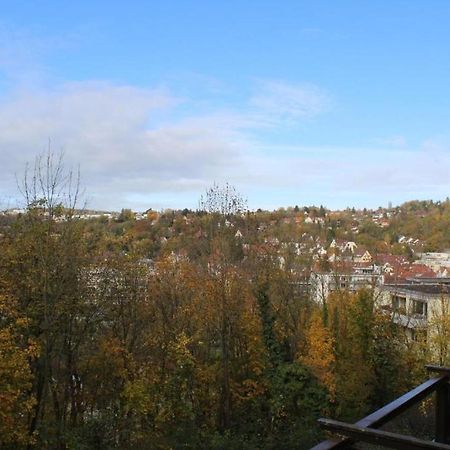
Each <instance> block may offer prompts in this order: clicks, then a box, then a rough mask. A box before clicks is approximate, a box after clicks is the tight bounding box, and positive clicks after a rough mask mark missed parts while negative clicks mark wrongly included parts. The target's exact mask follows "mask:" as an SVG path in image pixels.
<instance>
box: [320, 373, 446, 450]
mask: <svg viewBox="0 0 450 450" xmlns="http://www.w3.org/2000/svg"><path fill="white" fill-rule="evenodd" d="M427 369H428V371H429V372H434V373H436V374H437V376H435V377H433V378H430V379H429V380H427V381H425V383H422V384H421V385H420V386H417V387H416V388H415V389H413V390H412V391H409V392H408V393H406V394H405V395H403V396H401V397H399V398H397V399H396V400H394V401H393V402H391V403H389V404H387V405H386V406H383V407H382V408H381V409H379V410H377V411H375V412H373V413H372V414H369V415H368V416H366V417H364V418H363V419H361V420H359V421H358V422H356V423H354V424H349V423H345V422H339V421H337V420H330V419H319V424H320V426H321V427H322V428H323V429H325V430H328V431H331V432H333V433H335V434H338V435H340V436H341V437H339V438H334V439H329V440H327V441H323V442H321V443H320V444H318V445H316V446H315V447H313V448H312V449H311V450H331V449H333V450H335V449H351V448H352V445H353V444H356V443H357V442H367V443H372V444H377V445H380V446H382V447H386V448H394V449H402V450H423V449H441V450H450V388H449V382H450V367H440V366H432V365H429V366H427ZM433 392H436V420H435V427H436V430H435V440H434V441H426V440H422V439H417V438H414V437H411V436H406V435H402V434H398V433H391V432H388V431H383V430H379V429H378V428H380V427H381V426H383V425H385V424H387V423H388V422H389V421H390V420H392V419H394V418H395V417H397V416H398V415H399V414H401V413H403V412H404V411H406V410H407V409H408V408H410V407H411V406H413V405H414V404H416V403H418V402H420V401H421V400H423V399H424V398H425V397H427V396H428V395H430V394H431V393H433Z"/></svg>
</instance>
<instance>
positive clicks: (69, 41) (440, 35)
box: [0, 0, 450, 211]
mask: <svg viewBox="0 0 450 450" xmlns="http://www.w3.org/2000/svg"><path fill="white" fill-rule="evenodd" d="M0 7H1V14H0V167H1V168H2V170H1V176H0V207H5V206H12V205H15V204H16V203H17V202H20V195H19V194H18V190H17V181H16V180H17V179H19V180H20V179H21V177H23V172H24V168H25V166H26V163H27V162H29V163H32V162H33V161H34V159H35V157H36V156H37V155H39V154H42V153H43V152H45V151H46V150H47V149H48V147H49V146H50V148H51V149H52V151H54V152H60V151H62V152H63V153H64V164H65V167H66V168H67V169H68V170H70V169H71V168H72V169H73V168H77V167H80V172H81V185H82V187H83V190H84V192H85V201H86V205H87V206H88V207H89V208H92V209H102V210H120V209H121V208H132V209H133V210H136V211H141V210H146V209H148V208H153V209H156V210H160V209H165V208H185V207H187V208H192V209H195V208H197V206H198V200H199V198H200V196H201V195H202V194H204V192H205V190H206V189H207V188H208V187H210V186H212V185H213V183H218V184H224V183H226V182H228V183H230V184H232V185H234V186H235V187H236V188H237V190H238V191H239V192H240V193H241V194H242V195H243V196H244V197H245V198H247V199H248V204H249V206H250V208H255V209H256V208H264V209H276V208H278V207H287V206H294V205H312V204H315V205H319V204H323V205H324V206H327V207H329V208H333V209H336V208H345V207H347V206H355V207H378V206H387V204H388V203H389V202H392V203H393V204H399V203H402V202H404V201H407V200H412V199H434V200H439V199H444V198H445V197H447V196H448V195H449V192H450V177H449V173H450V170H449V169H450V129H449V125H450V83H449V74H450V27H449V26H448V17H450V2H448V1H446V0H441V1H438V0H423V1H417V0H407V1H402V0H396V1H395V2H393V1H390V0H380V1H376V2H373V1H365V0H362V1H361V0H357V1H349V0H348V1H347V0H340V1H339V2H331V1H320V0H311V1H303V0H293V1H290V0H284V1H283V2H279V1H275V0H272V1H264V0H258V1H256V0H249V1H234V0H227V1H222V2H219V1H210V0H209V1H201V0H197V1H194V0H190V1H188V0H183V1H182V0H171V1H156V0H154V1H139V0H134V1H132V2H123V1H114V0H109V1H100V0H97V1H92V0H90V1H83V0H77V1H76V2H67V3H66V4H63V3H61V2H60V1H39V2H31V1H30V2H27V1H17V2H8V1H6V0H0Z"/></svg>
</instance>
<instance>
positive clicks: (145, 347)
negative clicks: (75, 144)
mask: <svg viewBox="0 0 450 450" xmlns="http://www.w3.org/2000/svg"><path fill="white" fill-rule="evenodd" d="M74 180H75V181H74ZM22 191H23V193H24V196H25V199H26V203H27V205H26V209H25V211H24V212H23V213H22V214H18V215H14V216H11V215H7V214H5V215H3V216H1V217H0V220H1V223H0V226H1V231H0V233H1V234H0V245H1V251H0V265H1V270H0V404H1V408H0V447H1V448H4V449H20V448H29V449H31V448H36V449H127V448H152V449H153V448H154V449H182V448H190V449H201V448H204V449H257V448H261V449H279V448H286V449H306V448H309V447H310V446H312V445H313V444H315V443H317V442H318V441H320V440H321V439H323V438H324V435H323V433H322V432H321V431H320V429H319V428H318V426H317V422H316V421H317V419H318V418H319V417H321V416H328V417H333V418H339V419H344V420H356V419H358V418H360V417H361V416H363V415H364V414H366V413H368V412H369V411H371V410H373V409H375V408H378V407H380V406H382V405H383V404H385V403H386V402H388V401H390V400H391V399H393V398H394V397H396V396H398V395H400V394H402V393H403V392H406V391H407V390H409V389H410V388H411V387H412V386H414V385H416V384H417V383H419V382H422V381H423V379H424V377H425V374H424V369H423V367H424V364H425V363H428V362H431V360H432V356H431V355H430V354H429V353H428V351H427V348H426V347H425V346H424V345H423V343H422V342H420V340H416V341H407V340H406V339H405V336H403V334H402V332H401V330H400V329H399V328H398V327H396V326H395V325H394V324H393V322H392V321H391V318H390V317H389V316H388V315H386V314H384V313H383V312H382V311H380V310H378V309H377V308H376V304H375V303H376V302H375V298H374V295H373V292H371V291H370V290H362V291H359V292H358V293H350V292H346V291H345V290H342V291H339V292H336V293H334V294H333V295H331V296H330V297H329V299H328V301H327V302H326V303H324V304H317V303H314V302H312V301H311V299H310V296H309V293H308V289H307V288H305V285H304V283H303V281H304V280H305V278H306V277H307V276H308V273H309V271H311V268H312V267H313V265H314V264H316V263H317V260H315V259H314V252H313V251H312V250H311V249H314V248H315V246H317V243H318V242H321V243H324V245H325V244H326V243H330V242H331V241H332V240H333V239H339V238H344V237H345V238H346V239H352V240H354V241H355V242H357V243H358V244H360V245H364V246H365V247H366V248H368V249H370V250H371V251H372V252H377V251H378V252H380V253H381V252H391V253H393V254H403V255H405V256H407V257H409V258H412V259H413V258H414V257H415V256H414V255H415V252H417V251H418V249H419V247H420V249H421V250H441V249H444V248H448V247H450V233H449V230H450V227H449V225H450V202H449V201H448V200H447V201H444V202H428V201H427V202H409V203H407V204H404V205H402V206H401V207H396V208H380V209H379V210H377V211H362V210H358V211H355V210H351V209H347V210H345V211H339V212H331V211H328V210H326V209H325V208H324V207H305V208H299V207H292V208H288V209H280V210H278V211H273V212H268V211H260V210H259V211H256V212H249V211H248V210H247V209H246V207H245V202H244V201H243V199H242V197H241V196H240V194H239V193H237V192H236V191H235V190H234V189H233V188H232V187H230V186H225V187H219V186H214V187H213V188H211V189H210V190H209V191H207V192H206V194H205V196H204V198H202V199H201V201H200V208H199V210H198V211H189V210H183V211H163V212H155V211H151V210H149V211H148V212H147V213H146V215H145V217H144V218H143V219H142V220H136V218H135V216H134V214H133V213H131V211H128V210H123V211H122V212H121V213H120V214H118V215H117V216H115V217H112V218H107V217H98V218H92V219H89V220H81V219H79V218H78V217H77V215H78V214H79V210H78V209H76V208H77V204H76V200H77V186H76V177H71V176H70V174H67V173H66V172H64V168H63V167H62V164H61V161H59V162H58V161H55V160H54V158H53V156H52V155H49V156H48V158H47V159H46V158H41V159H38V161H37V163H36V167H35V168H34V171H32V172H31V174H30V173H28V174H26V175H25V181H24V183H23V186H22ZM306 216H307V217H309V218H311V220H310V221H308V222H305V220H304V218H305V217H306ZM374 216H376V217H377V219H376V220H378V221H380V220H383V219H386V221H387V222H386V224H383V225H382V226H380V225H379V224H378V223H376V221H375V222H374V220H373V217H374ZM319 218H321V219H322V220H316V219H319ZM400 236H412V237H414V243H412V244H411V245H409V244H403V243H400V242H399V237H400ZM294 244H296V246H295V245H294ZM298 249H300V251H294V250H298ZM424 414H426V413H425V412H424ZM424 420H425V419H424Z"/></svg>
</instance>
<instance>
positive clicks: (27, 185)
mask: <svg viewBox="0 0 450 450" xmlns="http://www.w3.org/2000/svg"><path fill="white" fill-rule="evenodd" d="M17 184H18V187H19V191H20V193H21V194H22V196H23V197H24V199H25V202H26V207H27V209H28V210H29V211H30V210H34V209H38V210H40V211H42V212H43V213H44V214H45V215H47V216H49V217H51V218H53V217H55V215H60V214H62V213H64V214H65V215H66V216H67V217H70V216H72V215H73V213H74V211H75V208H76V206H77V203H78V201H79V197H80V170H79V168H78V169H77V171H76V172H73V171H72V170H71V169H69V170H66V169H65V167H64V153H63V152H62V151H61V152H59V153H54V152H53V151H52V150H51V148H50V144H49V147H48V150H47V152H45V153H42V154H40V155H38V156H37V157H36V159H35V161H34V165H32V166H31V167H30V165H29V164H28V163H27V164H26V166H25V172H24V175H23V178H22V179H21V180H20V181H18V182H17Z"/></svg>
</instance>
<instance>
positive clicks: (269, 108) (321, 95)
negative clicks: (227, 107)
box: [251, 80, 330, 122]
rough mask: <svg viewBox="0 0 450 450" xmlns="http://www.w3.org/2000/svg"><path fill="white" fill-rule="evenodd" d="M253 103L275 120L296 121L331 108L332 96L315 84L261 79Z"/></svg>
mask: <svg viewBox="0 0 450 450" xmlns="http://www.w3.org/2000/svg"><path fill="white" fill-rule="evenodd" d="M251 105H252V106H253V107H255V108H256V109H257V110H258V112H259V114H263V115H264V116H267V117H266V118H267V119H269V120H272V121H274V122H280V121H288V122H294V121H298V120H301V119H305V118H310V117H313V116H316V115H317V114H320V113H323V112H324V111H326V110H327V109H328V108H330V98H329V96H328V95H327V94H325V92H323V91H322V90H321V89H319V88H318V87H317V86H313V85H307V84H290V83H286V82H283V81H274V80H272V81H260V82H259V83H258V90H257V92H256V93H255V94H254V95H253V97H252V98H251Z"/></svg>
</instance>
